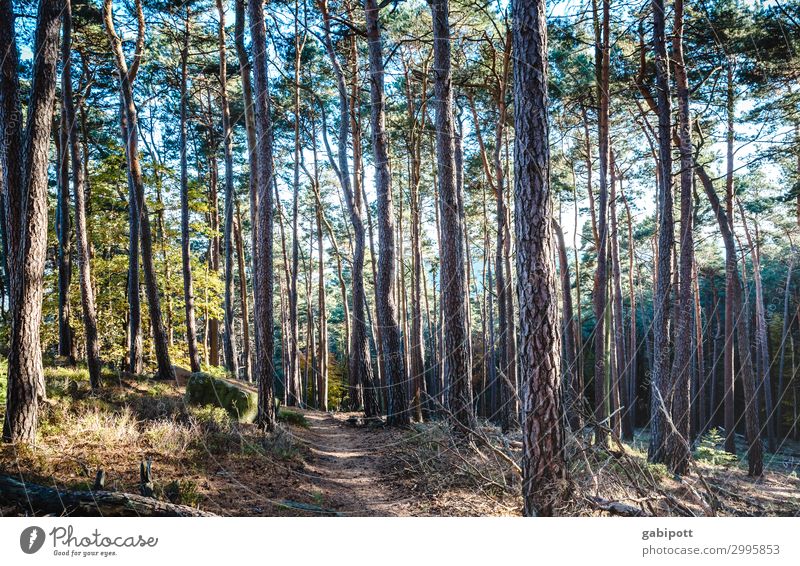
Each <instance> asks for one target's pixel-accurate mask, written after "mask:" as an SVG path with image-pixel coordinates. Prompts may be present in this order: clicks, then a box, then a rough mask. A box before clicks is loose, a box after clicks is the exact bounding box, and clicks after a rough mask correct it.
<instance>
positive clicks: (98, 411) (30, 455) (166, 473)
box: [0, 367, 800, 516]
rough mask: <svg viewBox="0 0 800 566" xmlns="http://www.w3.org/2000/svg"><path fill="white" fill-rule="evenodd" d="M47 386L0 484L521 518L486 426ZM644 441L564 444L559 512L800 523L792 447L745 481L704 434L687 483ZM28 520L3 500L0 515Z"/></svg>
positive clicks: (352, 512)
mask: <svg viewBox="0 0 800 566" xmlns="http://www.w3.org/2000/svg"><path fill="white" fill-rule="evenodd" d="M46 383H47V391H48V401H47V402H46V403H45V404H44V406H43V408H42V414H41V418H40V426H39V433H38V436H37V442H36V444H35V446H32V447H23V446H12V445H7V444H3V445H0V474H6V475H11V476H15V477H17V478H22V479H24V480H25V481H28V482H35V483H39V484H43V485H47V486H50V487H58V488H60V489H78V490H86V489H90V488H91V486H92V484H93V482H94V478H95V475H96V473H97V471H98V470H103V471H104V472H105V473H106V477H107V480H106V484H105V487H106V489H109V490H115V491H124V492H128V493H138V492H139V485H140V478H139V464H140V462H142V461H147V460H150V461H151V462H152V474H153V482H154V491H155V497H157V498H159V499H162V500H165V501H171V502H173V503H181V504H184V505H190V506H193V507H199V508H200V509H202V510H204V511H207V512H210V513H214V514H218V515H224V516H285V515H289V516H331V515H334V516H489V515H519V514H520V512H521V498H520V497H519V493H520V483H519V476H518V473H517V472H516V470H515V466H514V464H513V463H512V462H513V461H515V460H516V461H518V460H519V455H520V449H521V442H520V441H521V438H520V437H519V434H518V433H517V434H516V435H514V434H512V435H502V434H500V432H499V430H498V429H497V428H496V427H494V426H492V425H490V424H488V423H482V425H481V426H480V428H479V430H477V431H476V433H475V435H474V437H473V438H472V439H471V440H465V439H464V438H463V437H460V436H454V435H453V434H452V432H451V431H450V429H449V427H448V426H447V425H446V423H444V422H441V421H440V422H430V423H425V424H414V425H412V426H411V427H409V428H407V429H394V428H387V427H384V426H382V424H381V423H365V422H364V421H363V419H361V418H360V417H359V416H358V415H357V414H355V413H324V412H320V411H313V410H300V409H295V408H292V409H285V408H282V409H281V410H280V411H279V418H278V425H277V427H276V431H275V432H274V433H272V434H271V435H268V436H266V437H265V436H263V435H261V434H259V432H258V431H257V430H256V428H255V426H253V425H249V424H239V423H236V422H233V421H232V420H231V419H230V418H229V417H228V415H227V413H225V411H223V410H222V409H218V408H212V407H199V408H198V407H188V406H187V405H186V404H185V402H184V387H182V386H181V385H178V384H172V383H164V382H156V381H153V380H151V379H147V378H144V377H130V376H128V377H120V376H117V375H115V374H111V373H109V374H107V375H106V376H105V385H104V388H103V389H102V390H101V391H100V392H99V393H91V391H90V390H89V388H88V376H87V375H86V371H85V370H73V369H68V368H55V367H49V368H47V369H46ZM0 393H2V391H0ZM3 410H4V406H0V418H2V411H3ZM646 442H647V437H646V434H644V433H638V434H637V437H636V439H635V440H634V442H632V443H626V444H620V445H619V446H617V448H611V449H609V450H607V451H603V450H597V449H594V448H588V449H587V447H586V445H585V439H584V438H576V437H571V438H570V439H569V442H568V450H569V451H570V454H571V456H570V462H571V475H572V477H573V481H574V485H573V501H572V503H570V505H569V506H568V507H565V508H563V509H562V513H563V514H567V515H604V514H614V513H615V512H616V511H615V510H611V511H609V510H608V505H607V504H608V503H609V502H617V503H620V504H623V505H624V506H627V507H625V508H626V509H631V508H636V509H640V510H641V511H642V512H643V513H646V514H655V515H674V514H678V515H703V514H709V513H711V512H713V513H716V514H719V515H800V479H798V472H800V445H798V444H797V443H789V444H788V445H787V446H785V447H784V449H783V451H782V452H781V453H779V454H769V453H768V454H766V457H765V462H766V463H767V471H766V473H765V474H764V476H763V477H762V478H759V479H757V480H754V479H752V478H749V477H748V476H747V468H746V462H745V460H744V458H743V455H741V456H739V457H735V456H732V455H726V454H725V453H724V452H723V451H722V450H721V449H720V448H719V446H718V442H719V438H717V437H715V436H714V435H713V434H712V435H709V436H708V437H707V438H706V439H704V441H703V442H702V443H701V445H700V446H699V447H698V449H697V450H696V451H695V458H696V459H695V462H696V465H695V466H694V468H693V470H692V473H690V474H689V475H688V476H686V477H684V478H674V477H672V476H671V475H670V474H669V473H667V471H666V469H664V468H663V466H657V465H652V464H649V463H647V461H646V453H645V451H646ZM739 444H740V446H743V444H744V443H743V442H742V441H741V439H740V442H739ZM598 501H601V502H602V503H600V504H598ZM709 502H711V505H709ZM604 506H605V508H606V510H603V508H604ZM711 507H713V511H712V510H711ZM31 512H36V511H35V510H31V509H26V508H25V506H24V505H21V504H19V503H14V502H10V501H4V499H3V494H2V493H0V516H2V515H25V514H31Z"/></svg>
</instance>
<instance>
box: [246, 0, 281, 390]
mask: <svg viewBox="0 0 800 566" xmlns="http://www.w3.org/2000/svg"><path fill="white" fill-rule="evenodd" d="M244 31H245V0H236V22H235V27H234V37H235V43H236V56H237V58H238V59H239V75H240V76H241V81H242V98H243V101H244V117H245V129H246V132H247V158H248V165H249V169H250V186H249V190H250V264H251V265H250V267H251V273H252V275H253V276H252V278H251V279H252V285H253V295H254V296H255V294H256V293H257V292H258V291H257V289H258V280H257V278H256V277H255V274H256V263H257V256H258V191H257V188H258V148H257V147H256V122H255V104H254V102H253V84H252V81H251V74H250V71H251V65H250V57H249V55H248V53H247V49H246V47H245V44H244ZM245 288H246V285H245ZM242 304H243V305H245V304H247V297H246V295H243V297H242ZM243 314H244V313H243ZM248 324H249V322H248V319H247V317H244V325H245V326H248ZM245 334H247V333H245ZM253 334H254V335H255V336H256V345H257V344H258V339H257V336H258V328H256V326H255V321H254V323H253ZM295 343H296V341H295ZM247 347H248V350H249V347H250V345H249V343H248V346H247ZM247 364H248V366H249V367H250V368H251V370H250V373H249V374H248V376H249V377H248V379H249V380H250V381H252V380H253V373H252V368H253V367H254V364H253V362H252V360H251V359H250V358H248V361H247Z"/></svg>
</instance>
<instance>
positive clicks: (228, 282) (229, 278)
mask: <svg viewBox="0 0 800 566" xmlns="http://www.w3.org/2000/svg"><path fill="white" fill-rule="evenodd" d="M216 3H217V14H218V15H219V28H218V29H219V32H218V37H219V88H220V106H221V107H222V135H223V138H224V141H223V147H224V149H225V230H224V232H223V238H224V242H225V336H224V348H225V367H226V368H227V369H228V371H229V372H231V373H232V374H233V376H234V377H237V378H238V377H239V353H238V348H237V346H236V332H235V331H234V329H233V321H234V308H233V307H234V285H233V283H234V282H233V270H234V269H235V267H234V265H233V261H234V258H233V253H234V241H233V224H234V216H235V214H236V213H235V203H236V193H235V191H234V188H233V129H232V126H231V112H230V108H229V106H228V61H227V52H226V49H225V9H224V7H223V2H222V0H216Z"/></svg>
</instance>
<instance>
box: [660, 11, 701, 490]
mask: <svg viewBox="0 0 800 566" xmlns="http://www.w3.org/2000/svg"><path fill="white" fill-rule="evenodd" d="M674 8H675V26H674V28H673V30H674V31H673V39H672V53H673V57H674V58H675V86H676V91H677V92H676V95H677V96H676V98H677V100H678V138H679V144H678V149H679V153H680V166H681V170H680V187H681V197H680V199H681V200H680V202H681V213H680V214H681V217H680V222H681V230H680V244H679V252H678V253H679V260H678V272H679V273H678V275H679V282H678V288H677V302H676V305H675V306H676V309H677V312H676V329H675V346H674V351H675V356H674V358H673V365H672V375H671V378H670V381H671V388H670V389H668V397H667V398H666V399H665V401H666V402H667V406H668V407H670V410H671V419H672V425H671V426H670V429H669V430H666V431H664V433H665V434H666V437H667V441H666V446H665V450H666V454H665V455H664V463H665V464H666V465H667V467H668V468H669V469H670V470H671V471H673V472H674V473H676V474H678V475H684V474H685V473H686V472H687V471H688V468H689V459H690V458H691V453H690V449H689V442H690V441H691V439H690V437H689V426H690V415H691V411H690V391H691V375H692V371H691V370H692V334H693V331H694V296H693V293H692V291H693V288H692V276H693V263H694V261H693V260H694V238H693V235H692V229H693V220H694V210H693V206H692V177H693V170H694V166H693V163H692V161H693V148H692V137H691V117H690V115H689V84H688V79H687V76H686V66H685V62H684V57H683V0H676V2H675V6H674ZM666 143H670V141H669V138H667V139H666ZM662 171H663V173H664V174H667V173H668V171H667V170H665V169H664V170H662ZM659 253H660V252H659ZM673 427H674V428H673Z"/></svg>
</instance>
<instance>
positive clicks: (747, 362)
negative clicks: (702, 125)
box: [695, 161, 764, 476]
mask: <svg viewBox="0 0 800 566" xmlns="http://www.w3.org/2000/svg"><path fill="white" fill-rule="evenodd" d="M695 170H696V172H697V176H698V177H699V179H700V181H701V183H702V185H703V189H704V190H705V192H706V196H707V197H708V200H709V202H710V203H711V208H712V210H713V211H714V215H715V216H716V217H717V223H718V224H719V228H720V232H721V234H722V239H723V242H724V244H725V256H726V258H728V257H732V258H734V262H733V272H732V276H733V277H732V279H731V287H730V293H731V295H732V296H731V304H732V309H733V311H732V314H733V315H734V317H735V318H734V320H737V321H738V323H737V324H736V333H737V340H738V343H739V358H740V364H741V368H740V370H741V373H742V384H743V385H744V401H745V429H746V432H747V444H748V446H747V463H748V473H749V474H750V475H751V476H760V475H761V474H762V473H763V470H764V462H763V448H762V446H761V437H760V434H759V433H760V430H761V426H760V424H759V417H758V405H757V404H756V394H757V390H756V381H755V376H754V375H753V362H752V357H751V354H750V316H749V314H748V310H749V309H748V308H747V303H746V299H745V298H744V292H743V289H742V280H741V279H740V277H739V269H738V267H737V265H736V261H735V258H736V248H735V245H736V244H735V241H734V235H733V231H732V230H731V226H732V224H731V221H730V220H729V218H728V215H727V212H726V211H725V210H724V209H723V208H722V204H721V203H720V200H719V197H718V196H717V193H716V192H715V191H714V183H713V181H712V180H711V177H709V175H708V173H707V172H706V171H705V169H704V168H703V167H702V166H699V165H698V164H697V162H696V161H695ZM726 268H727V266H726ZM726 302H727V301H726ZM725 393H726V394H728V393H729V392H728V390H727V388H726V391H725ZM726 417H727V415H726Z"/></svg>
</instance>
